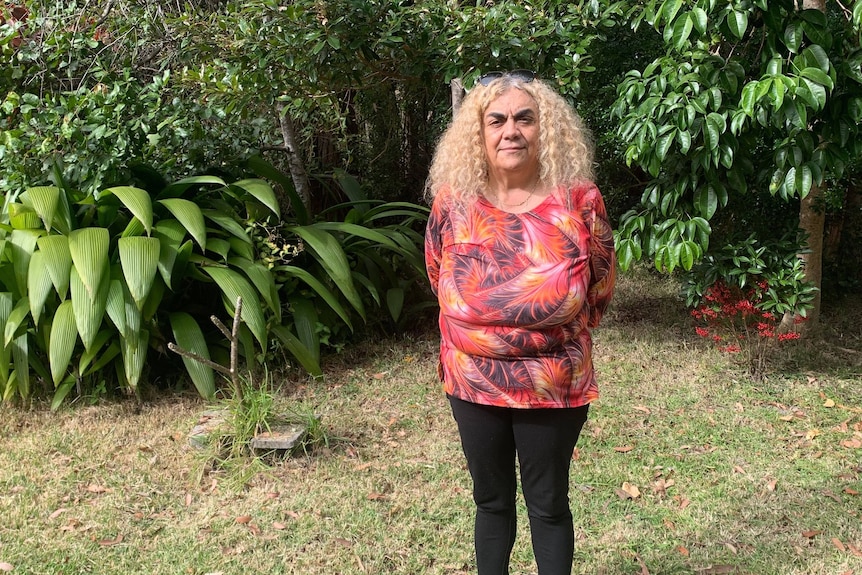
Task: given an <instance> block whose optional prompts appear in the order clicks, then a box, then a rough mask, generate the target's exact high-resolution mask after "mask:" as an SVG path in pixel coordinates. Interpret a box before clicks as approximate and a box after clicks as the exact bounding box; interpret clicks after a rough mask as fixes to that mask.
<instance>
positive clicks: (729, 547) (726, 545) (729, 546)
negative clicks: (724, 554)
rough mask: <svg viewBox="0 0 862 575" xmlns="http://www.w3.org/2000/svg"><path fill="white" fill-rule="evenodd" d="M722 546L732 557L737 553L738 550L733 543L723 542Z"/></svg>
mask: <svg viewBox="0 0 862 575" xmlns="http://www.w3.org/2000/svg"><path fill="white" fill-rule="evenodd" d="M724 546H725V547H727V548H728V549H729V550H730V552H731V553H733V554H734V555H736V554H738V553H739V549H737V548H736V545H734V544H733V543H726V542H725V544H724Z"/></svg>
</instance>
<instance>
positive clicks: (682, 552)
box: [676, 545, 689, 557]
mask: <svg viewBox="0 0 862 575" xmlns="http://www.w3.org/2000/svg"><path fill="white" fill-rule="evenodd" d="M676 550H677V551H679V554H680V555H682V556H683V557H688V555H689V553H688V549H686V548H685V547H683V546H682V545H680V546H679V547H677V548H676Z"/></svg>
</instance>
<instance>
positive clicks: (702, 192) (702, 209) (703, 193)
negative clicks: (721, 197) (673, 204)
mask: <svg viewBox="0 0 862 575" xmlns="http://www.w3.org/2000/svg"><path fill="white" fill-rule="evenodd" d="M694 203H695V206H697V211H698V212H699V213H700V214H701V215H702V216H703V217H704V218H705V219H707V220H710V219H712V216H714V215H715V212H716V210H717V209H718V196H717V195H716V193H715V189H714V188H713V187H712V185H706V186H701V187H700V188H699V189H698V190H697V192H695V197H694Z"/></svg>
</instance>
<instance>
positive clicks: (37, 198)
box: [26, 186, 60, 232]
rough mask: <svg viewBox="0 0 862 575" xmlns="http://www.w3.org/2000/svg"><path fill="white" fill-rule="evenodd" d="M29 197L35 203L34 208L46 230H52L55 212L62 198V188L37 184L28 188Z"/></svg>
mask: <svg viewBox="0 0 862 575" xmlns="http://www.w3.org/2000/svg"><path fill="white" fill-rule="evenodd" d="M26 194H27V198H28V199H29V200H30V203H31V204H32V205H33V209H34V210H35V211H36V213H37V214H38V215H39V218H41V220H42V224H43V225H44V226H45V231H48V232H50V231H51V226H52V224H53V222H54V214H55V213H56V211H57V205H58V203H59V200H60V188H58V187H56V186H37V187H35V188H28V189H27V192H26Z"/></svg>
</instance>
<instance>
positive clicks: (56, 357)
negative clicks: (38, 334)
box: [48, 300, 78, 387]
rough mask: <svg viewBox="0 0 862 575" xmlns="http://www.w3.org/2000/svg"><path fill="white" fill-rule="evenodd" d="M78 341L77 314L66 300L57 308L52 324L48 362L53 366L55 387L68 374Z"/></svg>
mask: <svg viewBox="0 0 862 575" xmlns="http://www.w3.org/2000/svg"><path fill="white" fill-rule="evenodd" d="M76 341H78V328H77V327H76V324H75V312H74V310H73V309H72V302H71V301H69V300H66V301H64V302H63V303H61V304H60V306H59V307H58V308H57V313H55V314H54V321H53V322H52V323H51V339H50V345H49V349H48V362H49V363H50V365H51V378H52V380H53V381H54V386H55V387H56V386H57V385H59V383H60V381H61V380H62V379H63V377H64V376H65V375H66V373H67V372H68V369H69V363H70V361H71V360H72V352H73V351H74V350H75V342H76Z"/></svg>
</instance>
